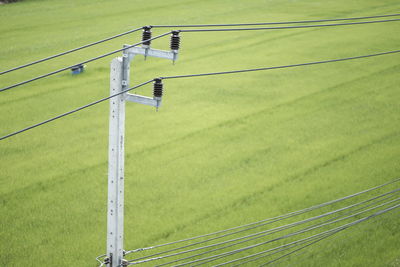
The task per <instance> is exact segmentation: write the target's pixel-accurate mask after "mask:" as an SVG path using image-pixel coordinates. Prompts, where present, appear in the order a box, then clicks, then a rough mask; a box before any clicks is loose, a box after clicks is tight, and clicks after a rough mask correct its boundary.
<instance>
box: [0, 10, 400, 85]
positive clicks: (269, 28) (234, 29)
mask: <svg viewBox="0 0 400 267" xmlns="http://www.w3.org/2000/svg"><path fill="white" fill-rule="evenodd" d="M395 16H400V14H388V15H378V16H369V17H355V18H337V19H328V20H309V21H288V22H266V23H247V24H209V25H207V24H204V25H181V26H180V25H174V27H175V26H176V27H177V28H181V27H182V28H185V27H193V28H198V27H217V28H214V29H213V28H211V29H182V30H181V29H179V30H175V31H174V32H213V31H214V32H215V31H254V30H284V29H304V28H316V27H332V26H347V25H360V24H371V23H384V22H395V21H400V19H386V20H372V21H361V22H346V23H335V24H314V25H296V26H283V27H254V28H224V29H220V28H219V27H224V26H225V27H237V26H260V25H273V24H297V23H311V22H314V23H315V22H324V21H325V22H327V21H342V20H360V19H371V18H373V19H374V18H383V17H395ZM149 27H150V28H151V27H153V28H164V27H171V25H155V26H145V27H143V28H149ZM140 29H142V28H136V29H133V30H131V31H128V32H125V33H121V34H118V35H115V36H112V37H109V38H106V39H103V40H100V41H97V42H94V43H91V44H88V45H85V46H82V47H78V48H75V49H72V50H69V51H66V52H63V53H60V54H56V55H53V56H50V57H48V58H44V59H41V60H37V61H34V62H31V63H28V64H25V65H22V66H19V67H16V68H13V69H9V70H6V71H3V72H1V73H0V75H1V74H4V73H8V72H11V71H13V70H17V69H21V68H24V67H26V66H30V65H33V64H37V63H40V62H44V61H46V60H49V59H52V58H55V57H58V56H62V55H65V54H68V53H71V52H75V51H77V50H80V49H83V48H86V47H89V46H93V45H96V44H99V43H102V42H105V41H108V40H111V39H115V38H117V37H120V36H123V35H126V34H128V33H132V32H135V31H138V30H140ZM172 32H173V31H169V32H167V33H164V34H161V35H158V36H156V37H154V38H151V39H148V40H143V41H142V42H139V43H136V44H133V45H131V46H128V47H125V48H122V49H117V50H114V51H111V52H108V53H106V54H103V55H100V56H97V57H94V58H91V59H88V60H85V61H82V62H79V63H76V64H73V65H69V66H66V67H63V68H61V69H58V70H55V71H52V72H49V73H46V74H43V75H39V76H36V77H34V78H31V79H28V80H25V81H22V82H19V83H16V84H13V85H9V86H6V87H3V88H0V92H4V91H7V90H9V89H12V88H15V87H18V86H21V85H24V84H27V83H30V82H33V81H36V80H39V79H42V78H46V77H49V76H51V75H54V74H57V73H60V72H62V71H65V70H68V69H71V68H72V67H75V66H77V65H83V64H86V63H89V62H92V61H95V60H98V59H101V58H104V57H106V56H109V55H112V54H115V53H117V52H121V51H123V50H124V49H129V48H131V47H134V46H137V45H140V44H144V43H146V42H149V41H151V40H155V39H158V38H161V37H163V36H165V35H168V34H170V33H172Z"/></svg>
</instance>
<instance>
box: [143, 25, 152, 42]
mask: <svg viewBox="0 0 400 267" xmlns="http://www.w3.org/2000/svg"><path fill="white" fill-rule="evenodd" d="M149 39H151V27H149V26H145V27H143V35H142V42H143V44H144V45H150V43H151V40H149ZM146 40H149V41H146Z"/></svg>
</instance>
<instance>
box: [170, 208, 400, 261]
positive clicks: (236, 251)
mask: <svg viewBox="0 0 400 267" xmlns="http://www.w3.org/2000/svg"><path fill="white" fill-rule="evenodd" d="M398 207H400V204H396V205H394V206H391V207H389V208H386V209H384V210H380V211H378V212H376V213H374V214H372V215H369V216H366V217H364V218H362V219H359V220H356V221H353V222H351V223H347V224H344V225H342V226H339V227H336V228H333V229H330V230H327V231H324V232H322V233H319V234H316V235H313V236H311V237H308V238H304V239H301V240H297V241H294V242H291V243H289V244H294V243H298V242H300V241H304V240H309V239H311V238H313V237H315V236H320V235H322V234H326V233H329V232H334V231H337V230H340V229H341V230H344V229H347V228H348V227H350V226H353V225H355V224H358V223H360V222H363V221H366V220H368V219H371V218H373V217H376V216H378V215H380V214H383V213H385V212H387V211H390V210H393V209H395V208H398ZM295 234H296V233H292V234H288V235H286V236H283V237H280V238H277V239H276V240H281V239H283V238H286V237H289V236H293V235H295ZM267 242H270V241H267ZM263 243H265V242H263ZM263 243H259V244H255V245H251V246H248V247H244V248H240V249H236V250H233V251H229V252H225V253H221V254H219V255H214V256H210V257H207V258H203V259H198V260H194V261H191V262H186V263H183V264H179V265H176V266H183V265H187V264H191V266H198V265H202V264H204V263H208V262H211V261H214V260H217V259H220V258H223V257H226V256H231V255H233V254H236V253H240V252H243V251H246V250H249V249H252V248H255V247H258V246H260V245H262V244H263ZM289 244H286V245H283V246H287V245H289ZM283 246H279V247H275V248H272V249H268V250H265V251H263V252H259V253H256V254H253V255H252V256H255V255H259V254H261V253H266V252H269V251H272V250H275V249H278V248H281V247H283ZM248 257H250V256H246V258H248ZM243 258H245V257H243ZM243 258H241V259H243ZM204 260H207V261H205V262H203V263H201V264H196V265H193V263H197V262H200V261H204ZM234 261H237V260H233V261H230V262H225V263H223V264H219V265H215V266H222V265H226V264H229V263H232V262H234Z"/></svg>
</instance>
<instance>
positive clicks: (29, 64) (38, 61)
mask: <svg viewBox="0 0 400 267" xmlns="http://www.w3.org/2000/svg"><path fill="white" fill-rule="evenodd" d="M141 29H142V27H140V28H136V29H133V30H129V31H126V32H123V33H120V34H117V35H114V36H110V37H107V38H105V39H102V40H99V41H96V42H93V43H89V44H86V45H83V46H80V47H76V48H73V49H71V50H67V51H64V52H61V53H59V54H55V55H52V56H49V57H45V58H42V59H39V60H36V61H32V62H30V63H27V64H23V65H21V66H18V67H14V68H11V69H8V70H5V71H2V72H0V75H3V74H6V73H9V72H12V71H15V70H19V69H23V68H26V67H29V66H32V65H35V64H38V63H41V62H44V61H47V60H50V59H53V58H57V57H60V56H64V55H67V54H70V53H72V52H75V51H78V50H81V49H84V48H88V47H91V46H94V45H97V44H101V43H104V42H107V41H110V40H113V39H115V38H118V37H121V36H124V35H127V34H130V33H134V32H137V31H139V30H141ZM77 65H78V64H77Z"/></svg>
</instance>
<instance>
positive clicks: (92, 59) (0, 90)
mask: <svg viewBox="0 0 400 267" xmlns="http://www.w3.org/2000/svg"><path fill="white" fill-rule="evenodd" d="M170 33H171V32H166V33H163V34H160V35H157V36H155V37H153V38H151V39H147V40H144V41H141V42H138V43H135V44H133V45H127V46H125V47H124V48H121V49H117V50H114V51H111V52H108V53H106V54H103V55H100V56H97V57H94V58H91V59H88V60H85V61H82V62H80V63H78V64H74V65H70V66H68V67H64V68H61V69H58V70H55V71H52V72H49V73H46V74H43V75H40V76H37V77H35V78H32V79H29V80H26V81H23V82H19V83H16V84H13V85H10V86H7V87H4V88H1V89H0V92H4V91H7V90H9V89H12V88H15V87H18V86H20V85H24V84H27V83H30V82H33V81H36V80H39V79H42V78H46V77H48V76H51V75H54V74H57V73H60V72H62V71H65V70H68V69H70V68H72V67H74V66H77V65H82V64H86V63H88V62H92V61H95V60H98V59H101V58H104V57H107V56H110V55H112V54H115V53H118V52H121V51H124V50H126V49H129V48H132V47H135V46H138V45H141V44H143V43H144V42H147V41H152V40H155V39H158V38H161V37H163V36H166V35H168V34H170Z"/></svg>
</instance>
